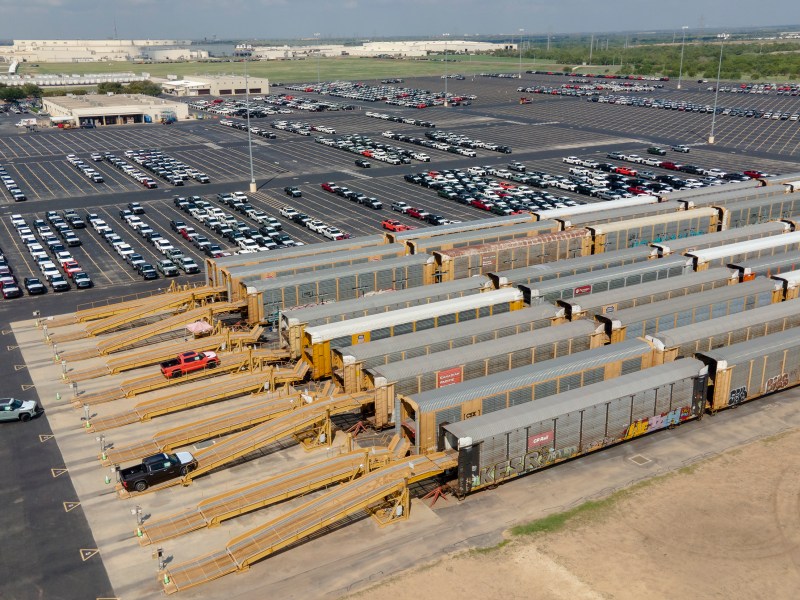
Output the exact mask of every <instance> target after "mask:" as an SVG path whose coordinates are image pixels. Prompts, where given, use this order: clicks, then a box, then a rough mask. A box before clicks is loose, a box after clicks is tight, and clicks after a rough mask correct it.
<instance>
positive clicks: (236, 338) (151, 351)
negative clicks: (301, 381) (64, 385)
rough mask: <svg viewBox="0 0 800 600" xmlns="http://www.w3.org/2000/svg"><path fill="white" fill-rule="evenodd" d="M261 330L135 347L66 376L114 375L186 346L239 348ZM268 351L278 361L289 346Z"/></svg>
mask: <svg viewBox="0 0 800 600" xmlns="http://www.w3.org/2000/svg"><path fill="white" fill-rule="evenodd" d="M262 332H263V327H255V328H253V329H252V330H250V331H248V332H243V333H242V332H231V331H230V330H225V332H224V333H222V334H220V335H211V336H207V337H198V338H193V339H191V340H189V341H186V342H185V341H180V342H175V343H172V344H169V345H167V346H162V347H160V348H145V349H142V350H137V351H129V352H126V353H125V354H124V355H122V356H112V357H109V358H108V359H107V360H106V361H105V365H102V366H99V367H94V368H91V369H84V370H81V371H72V372H68V373H67V380H68V381H86V380H89V379H96V378H98V377H103V376H105V375H116V374H118V373H122V372H124V371H132V370H133V369H138V368H141V367H147V366H150V365H155V364H158V363H161V362H163V361H165V360H169V359H170V358H174V357H175V356H177V355H178V354H180V353H182V352H188V351H189V350H196V351H198V352H205V351H208V350H215V351H220V350H222V349H223V348H225V349H228V350H235V349H239V350H242V349H244V348H245V347H247V346H251V345H254V344H256V343H257V342H258V338H259V337H260V336H261V333H262ZM270 352H271V354H272V355H273V359H272V360H271V361H270V362H278V361H282V360H286V359H287V358H289V352H288V350H286V351H283V350H280V349H278V348H274V349H271V350H270ZM65 356H66V354H65Z"/></svg>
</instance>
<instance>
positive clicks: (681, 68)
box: [678, 25, 689, 89]
mask: <svg viewBox="0 0 800 600" xmlns="http://www.w3.org/2000/svg"><path fill="white" fill-rule="evenodd" d="M681 29H683V39H682V40H681V66H680V69H679V70H678V89H681V79H682V78H683V48H684V46H685V45H686V30H687V29H689V26H688V25H684V26H683V27H681Z"/></svg>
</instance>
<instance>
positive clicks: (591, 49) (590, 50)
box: [589, 34, 594, 65]
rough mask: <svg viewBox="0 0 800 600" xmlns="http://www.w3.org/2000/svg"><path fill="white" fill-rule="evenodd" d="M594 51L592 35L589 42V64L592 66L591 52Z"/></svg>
mask: <svg viewBox="0 0 800 600" xmlns="http://www.w3.org/2000/svg"><path fill="white" fill-rule="evenodd" d="M593 51H594V34H592V39H591V41H590V42H589V64H590V65H591V64H592V52H593Z"/></svg>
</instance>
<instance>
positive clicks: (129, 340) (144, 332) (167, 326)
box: [51, 302, 245, 362]
mask: <svg viewBox="0 0 800 600" xmlns="http://www.w3.org/2000/svg"><path fill="white" fill-rule="evenodd" d="M244 307H245V303H243V302H215V303H214V304H209V305H207V306H201V307H199V308H195V309H192V310H188V311H186V312H183V313H180V314H177V315H172V316H170V317H168V318H166V319H161V320H159V321H155V322H154V323H149V324H147V325H142V326H140V327H134V328H132V329H130V330H126V331H123V332H121V333H117V334H116V335H112V336H110V337H108V338H105V339H102V340H99V341H98V342H97V344H96V346H95V347H94V348H84V349H81V350H73V351H71V352H70V351H67V352H63V353H62V354H61V358H63V359H64V360H66V361H68V362H74V361H78V360H86V359H88V358H94V357H97V356H103V355H105V354H111V353H112V352H120V351H121V350H124V349H126V348H129V347H130V346H133V345H134V344H137V343H139V342H142V341H145V340H147V339H149V338H151V337H153V336H155V335H158V334H161V333H166V332H168V331H172V330H175V329H181V328H183V327H186V326H187V325H189V324H190V323H194V322H195V321H199V320H202V319H204V318H206V319H208V320H209V321H211V320H213V316H214V315H216V314H222V313H226V312H235V311H237V310H241V309H242V308H244ZM51 341H53V342H56V341H57V340H53V339H52V338H51Z"/></svg>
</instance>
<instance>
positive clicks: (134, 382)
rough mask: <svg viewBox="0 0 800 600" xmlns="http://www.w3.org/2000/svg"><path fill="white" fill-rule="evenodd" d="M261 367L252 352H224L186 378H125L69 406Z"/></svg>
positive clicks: (142, 376) (127, 395)
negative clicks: (216, 362) (215, 363)
mask: <svg viewBox="0 0 800 600" xmlns="http://www.w3.org/2000/svg"><path fill="white" fill-rule="evenodd" d="M262 366H263V365H262V363H261V359H260V357H259V356H257V355H256V353H254V352H246V353H240V352H235V353H225V354H220V355H219V365H218V366H216V367H214V368H208V369H203V370H200V371H196V372H194V373H190V374H188V375H184V376H183V377H176V378H171V379H167V378H166V377H164V376H163V375H162V374H161V371H157V372H155V373H148V374H147V375H140V376H139V377H135V378H133V379H127V380H125V381H123V382H122V383H120V384H119V385H117V386H114V387H110V388H107V389H105V390H100V391H98V392H93V393H91V394H85V395H82V396H77V397H76V398H75V399H74V400H73V402H72V404H73V406H75V407H80V406H82V405H85V404H88V405H90V406H93V405H95V404H103V403H105V402H112V401H113V400H121V399H122V398H130V397H132V396H136V395H137V394H142V393H145V392H152V391H155V390H160V389H163V388H168V387H174V386H178V385H182V384H185V383H191V382H192V381H197V380H199V379H207V378H210V377H218V376H220V375H227V374H230V373H237V372H239V371H250V372H254V371H255V370H256V369H260V368H262ZM195 393H198V392H195ZM200 393H202V392H200Z"/></svg>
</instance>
